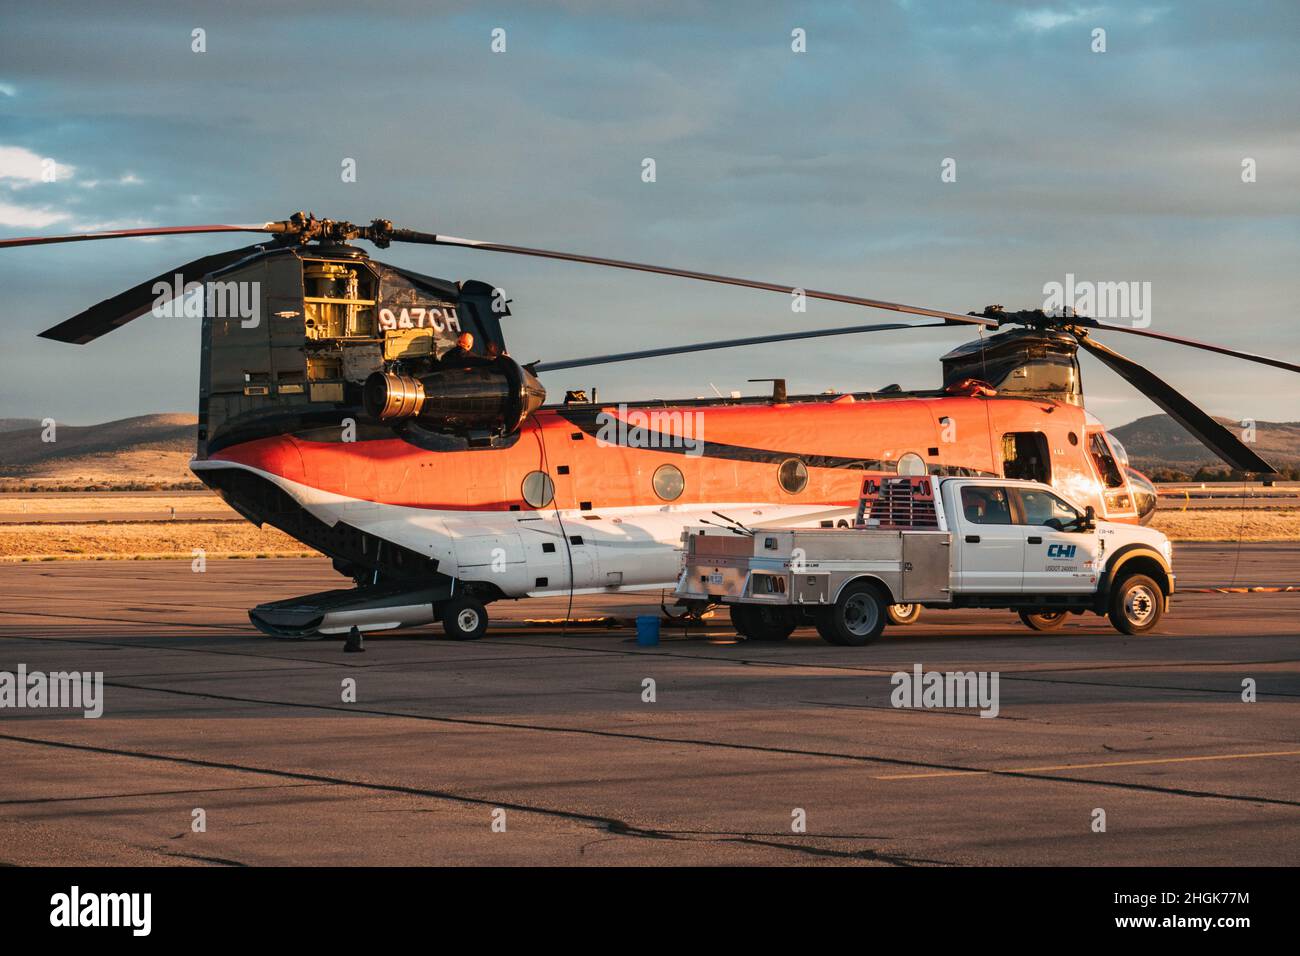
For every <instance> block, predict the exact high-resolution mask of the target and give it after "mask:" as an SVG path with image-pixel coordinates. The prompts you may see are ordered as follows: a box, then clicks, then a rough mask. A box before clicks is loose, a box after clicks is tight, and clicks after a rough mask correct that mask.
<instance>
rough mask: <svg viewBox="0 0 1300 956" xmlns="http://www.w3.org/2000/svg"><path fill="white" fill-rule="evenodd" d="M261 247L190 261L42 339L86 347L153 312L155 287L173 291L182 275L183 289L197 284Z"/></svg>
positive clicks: (46, 333)
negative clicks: (206, 276) (158, 286)
mask: <svg viewBox="0 0 1300 956" xmlns="http://www.w3.org/2000/svg"><path fill="white" fill-rule="evenodd" d="M259 248H261V247H260V246H245V247H244V248H243V249H231V250H229V251H227V252H218V253H216V254H215V255H211V256H204V257H203V258H202V259H195V260H194V261H193V262H187V263H186V264H185V265H183V266H177V267H176V268H175V269H169V270H168V271H167V272H164V273H163V274H162V275H160V276H156V277H155V278H153V279H149V280H147V281H145V282H141V283H140V284H139V285H137V286H132V287H131V288H130V289H127V290H126V291H125V292H123V293H120V294H119V295H115V296H113V297H112V298H111V299H105V300H104V301H103V302H100V303H99V304H98V305H92V306H91V307H90V308H89V309H86V311H84V312H81V313H78V314H77V315H74V316H73V317H72V318H70V319H66V320H64V321H63V322H60V323H59V324H58V325H56V326H54V327H53V328H49V329H46V330H45V331H44V332H42V333H41V338H45V339H54V340H55V341H56V342H70V343H72V344H74V345H85V344H86V343H87V342H92V341H94V340H95V339H97V338H99V337H100V336H101V335H105V334H107V333H109V332H112V331H113V330H114V329H116V328H120V327H121V326H123V325H126V323H128V322H130V321H132V320H133V319H138V318H140V316H142V315H144V314H145V313H146V312H149V311H150V310H152V309H153V306H154V303H155V302H156V301H157V300H158V299H159V295H158V294H157V293H156V292H154V287H155V286H156V285H158V284H159V283H162V284H165V285H166V286H167V287H168V288H174V287H175V282H176V276H177V275H178V274H179V275H180V276H181V279H180V283H181V288H182V289H183V288H184V287H185V285H186V284H187V283H190V282H197V281H198V280H199V279H202V278H203V277H204V276H205V275H208V274H209V273H212V272H216V271H217V270H219V269H223V268H225V267H226V266H228V265H232V264H233V263H236V262H238V261H239V260H240V259H242V258H244V257H245V256H247V255H250V254H252V253H253V252H255V251H256V250H257V249H259Z"/></svg>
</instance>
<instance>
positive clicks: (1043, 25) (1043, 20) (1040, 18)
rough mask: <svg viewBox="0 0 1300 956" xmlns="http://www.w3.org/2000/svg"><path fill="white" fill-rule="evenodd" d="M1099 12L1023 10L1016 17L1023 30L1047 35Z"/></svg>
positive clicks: (1093, 10)
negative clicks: (1050, 31)
mask: <svg viewBox="0 0 1300 956" xmlns="http://www.w3.org/2000/svg"><path fill="white" fill-rule="evenodd" d="M1098 12H1100V11H1099V10H1098V9H1097V8H1095V7H1094V8H1091V9H1087V10H1080V9H1074V10H1071V11H1070V12H1068V13H1067V12H1066V11H1064V10H1048V9H1046V8H1044V9H1041V10H1022V11H1021V12H1020V13H1018V14H1017V15H1016V25H1017V26H1018V27H1020V28H1021V29H1022V30H1032V31H1033V32H1034V33H1045V32H1047V31H1048V30H1055V29H1056V28H1057V27H1059V26H1064V25H1065V24H1067V23H1075V22H1077V21H1079V20H1082V19H1083V18H1084V17H1090V16H1095V15H1096V14H1097V13H1098Z"/></svg>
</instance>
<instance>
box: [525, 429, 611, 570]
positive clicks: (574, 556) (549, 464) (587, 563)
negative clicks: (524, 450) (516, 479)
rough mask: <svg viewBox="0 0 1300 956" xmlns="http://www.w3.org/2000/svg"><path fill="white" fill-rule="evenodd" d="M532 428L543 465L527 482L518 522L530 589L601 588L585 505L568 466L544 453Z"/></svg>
mask: <svg viewBox="0 0 1300 956" xmlns="http://www.w3.org/2000/svg"><path fill="white" fill-rule="evenodd" d="M532 427H533V435H532V436H531V437H532V438H533V440H535V441H536V442H537V443H538V456H537V464H538V467H537V468H536V469H535V470H534V471H532V472H529V474H528V475H526V476H525V477H524V479H523V485H522V487H521V489H520V493H521V496H522V498H523V500H524V504H523V508H524V513H523V514H521V516H520V518H519V531H520V536H521V537H522V539H523V545H524V552H525V556H526V559H527V561H528V574H529V578H530V581H529V585H530V586H529V590H531V591H567V590H569V589H570V588H575V589H581V588H590V587H596V586H597V584H598V582H597V581H596V572H597V567H596V559H595V547H594V545H593V544H592V542H591V541H590V540H589V537H588V532H587V529H586V524H587V522H586V521H584V520H583V519H582V518H581V511H580V503H579V502H577V501H575V500H573V490H572V482H571V479H570V478H569V477H567V475H568V471H569V469H568V466H567V465H566V464H565V463H564V462H563V461H558V460H556V459H555V458H554V456H553V455H547V454H546V453H545V451H546V449H544V448H543V447H542V442H543V441H544V436H543V435H542V434H541V430H540V429H537V428H536V426H535V425H534V426H532ZM525 440H527V439H525Z"/></svg>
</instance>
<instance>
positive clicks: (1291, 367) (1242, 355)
mask: <svg viewBox="0 0 1300 956" xmlns="http://www.w3.org/2000/svg"><path fill="white" fill-rule="evenodd" d="M1071 324H1073V325H1078V326H1081V327H1083V328H1089V329H1105V330H1106V331H1107V332H1124V333H1126V334H1128V335H1141V336H1144V337H1146V338H1149V339H1159V340H1160V341H1161V342H1173V343H1174V344H1175V345H1186V346H1188V347H1190V348H1194V349H1203V350H1205V351H1206V352H1217V353H1219V354H1220V355H1231V356H1232V357H1233V358H1239V359H1245V360H1246V361H1247V362H1258V363H1259V364H1260V365H1271V366H1273V367H1274V368H1281V369H1286V371H1288V372H1300V365H1296V364H1294V363H1292V362H1284V361H1282V359H1275V358H1269V357H1268V356H1267V355H1256V354H1255V353H1253V352H1239V351H1237V350H1236V349H1230V348H1225V347H1224V346H1222V345H1211V344H1210V343H1208V342H1198V341H1196V340H1195V339H1185V338H1183V337H1181V336H1178V335H1168V334H1166V333H1164V332H1153V331H1151V330H1150V329H1141V328H1134V327H1132V326H1126V325H1107V324H1105V323H1103V322H1098V321H1097V320H1096V319H1080V320H1077V321H1074V322H1072V323H1071Z"/></svg>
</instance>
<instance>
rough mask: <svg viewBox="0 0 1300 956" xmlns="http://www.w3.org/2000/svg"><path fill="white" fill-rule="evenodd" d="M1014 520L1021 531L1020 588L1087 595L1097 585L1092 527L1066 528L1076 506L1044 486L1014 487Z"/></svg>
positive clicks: (1073, 518)
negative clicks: (1022, 544) (1022, 566)
mask: <svg viewBox="0 0 1300 956" xmlns="http://www.w3.org/2000/svg"><path fill="white" fill-rule="evenodd" d="M1012 494H1013V496H1014V498H1015V504H1016V509H1015V513H1016V521H1017V524H1018V525H1019V527H1020V529H1021V531H1022V533H1023V534H1024V548H1025V556H1024V568H1025V579H1024V590H1025V592H1026V593H1036V594H1069V593H1084V594H1088V593H1091V592H1092V591H1094V590H1096V588H1097V564H1098V561H1097V551H1098V540H1099V538H1098V535H1097V532H1096V530H1095V529H1094V530H1092V531H1077V530H1068V529H1070V528H1071V527H1072V526H1073V525H1074V523H1075V522H1076V521H1078V519H1079V518H1080V517H1081V515H1080V514H1079V511H1078V509H1076V508H1075V507H1074V506H1073V505H1071V504H1069V503H1068V502H1067V501H1065V500H1064V499H1062V498H1060V497H1058V496H1057V495H1054V494H1053V493H1052V492H1050V491H1048V490H1046V489H1038V488H1015V489H1012Z"/></svg>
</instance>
